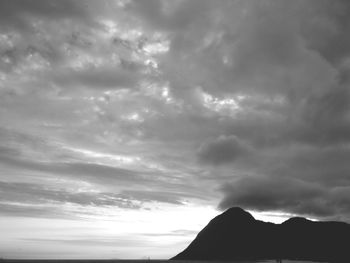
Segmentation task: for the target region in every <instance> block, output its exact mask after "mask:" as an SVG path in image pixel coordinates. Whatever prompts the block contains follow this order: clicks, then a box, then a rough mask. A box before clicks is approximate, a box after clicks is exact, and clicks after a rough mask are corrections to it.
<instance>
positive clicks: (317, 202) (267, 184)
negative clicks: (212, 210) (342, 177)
mask: <svg viewBox="0 0 350 263" xmlns="http://www.w3.org/2000/svg"><path fill="white" fill-rule="evenodd" d="M349 189H350V188H349V187H341V186H340V187H327V186H321V185H319V184H318V182H305V181H303V180H300V179H294V178H289V177H277V176H270V177H265V176H246V177H242V178H240V179H237V180H236V181H235V182H233V183H231V184H225V185H224V186H223V188H222V191H223V193H224V194H225V197H224V199H223V200H222V201H221V202H220V204H219V207H220V208H221V209H226V208H229V207H231V206H241V207H244V208H246V209H252V210H257V211H282V212H287V213H294V214H301V215H304V216H305V215H306V216H312V217H316V218H323V219H325V218H326V219H339V218H342V220H347V221H348V220H349V219H348V218H347V216H348V215H349V214H350V209H349V206H348V205H345V203H347V202H348V201H349V198H348V196H347V195H346V196H345V192H347V191H349Z"/></svg>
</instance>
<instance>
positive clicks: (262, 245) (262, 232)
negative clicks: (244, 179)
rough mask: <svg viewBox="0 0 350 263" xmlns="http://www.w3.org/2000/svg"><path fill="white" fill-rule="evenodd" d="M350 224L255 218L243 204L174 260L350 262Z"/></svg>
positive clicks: (213, 223)
mask: <svg viewBox="0 0 350 263" xmlns="http://www.w3.org/2000/svg"><path fill="white" fill-rule="evenodd" d="M349 244H350V225H349V224H347V223H343V222H314V221H310V220H308V219H305V218H301V217H294V218H290V219H288V220H287V221H285V222H283V223H282V224H273V223H267V222H263V221H259V220H255V219H254V217H253V216H252V215H251V214H250V213H248V212H247V211H244V210H243V209H241V208H239V207H233V208H230V209H228V210H227V211H225V212H224V213H222V214H221V215H218V216H217V217H215V218H214V219H212V220H211V221H210V222H209V224H208V225H207V226H206V227H205V228H204V229H202V230H201V231H200V232H199V234H198V235H197V237H196V238H195V239H194V240H193V241H192V243H191V244H190V245H189V246H188V247H187V248H186V249H185V250H184V251H182V252H181V253H179V254H178V255H176V256H175V257H173V258H172V259H173V260H257V259H290V260H293V259H294V260H310V261H328V262H350V247H349Z"/></svg>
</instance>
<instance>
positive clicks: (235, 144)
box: [198, 136, 247, 165]
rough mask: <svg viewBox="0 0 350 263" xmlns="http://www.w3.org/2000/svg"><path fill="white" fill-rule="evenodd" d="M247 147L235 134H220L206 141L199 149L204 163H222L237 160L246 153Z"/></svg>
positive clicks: (200, 158) (199, 154)
mask: <svg viewBox="0 0 350 263" xmlns="http://www.w3.org/2000/svg"><path fill="white" fill-rule="evenodd" d="M246 151H247V149H246V147H245V146H244V144H243V143H242V142H240V141H239V139H238V138H237V137H235V136H220V137H219V138H217V139H215V140H213V141H209V142H207V143H204V144H203V145H202V146H201V147H200V148H199V151H198V157H199V160H200V161H201V162H202V163H207V164H213V165H220V164H225V163H230V162H233V161H235V160H236V159H237V158H239V157H241V156H242V155H244V154H245V153H246Z"/></svg>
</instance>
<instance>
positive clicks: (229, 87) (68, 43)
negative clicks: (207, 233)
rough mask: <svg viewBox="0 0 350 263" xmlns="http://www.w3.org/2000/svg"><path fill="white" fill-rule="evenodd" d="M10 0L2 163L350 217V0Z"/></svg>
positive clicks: (4, 17)
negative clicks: (349, 194)
mask: <svg viewBox="0 0 350 263" xmlns="http://www.w3.org/2000/svg"><path fill="white" fill-rule="evenodd" d="M0 7H1V8H0V10H1V11H0V21H1V28H2V29H3V33H1V34H0V46H1V48H0V60H1V62H2V63H0V87H1V88H0V93H1V94H0V95H1V96H0V100H1V103H0V105H1V106H0V125H1V127H7V131H6V132H1V130H0V143H1V148H0V161H1V163H2V166H3V168H2V169H6V171H11V172H12V173H13V174H20V175H27V177H24V176H23V177H22V178H25V179H20V178H19V177H20V176H19V175H18V176H17V177H16V180H18V181H26V182H29V181H30V180H31V179H32V178H34V176H33V174H37V176H38V177H40V176H45V178H53V177H54V178H61V179H62V178H63V179H64V180H68V179H69V180H76V181H81V182H88V183H90V184H91V185H92V186H91V187H92V188H94V187H95V188H97V189H101V188H107V189H108V191H102V190H101V192H103V193H104V192H107V193H109V191H111V188H115V189H116V190H117V193H120V194H124V195H126V196H128V197H130V198H131V199H133V198H134V199H138V200H140V201H141V200H143V201H144V202H148V201H149V202H153V201H155V202H163V204H173V205H179V206H181V205H185V204H184V203H185V202H184V200H192V201H193V200H196V202H203V203H210V204H213V203H215V202H219V201H220V194H223V198H222V202H221V204H222V205H221V208H224V207H228V206H229V205H231V204H236V203H237V204H238V205H239V204H241V205H245V206H247V207H249V208H252V209H256V210H260V211H263V210H283V211H285V212H293V213H300V214H310V215H314V216H319V217H335V216H336V214H339V215H341V216H342V217H344V218H346V217H347V215H348V211H347V209H346V208H345V207H346V204H348V202H349V200H348V199H347V198H346V196H345V192H346V190H347V187H348V186H349V179H348V176H347V174H348V173H349V171H350V167H349V165H348V164H347V163H348V162H347V159H348V157H349V149H348V144H349V134H350V122H349V120H350V117H349V116H350V109H349V105H350V103H349V102H350V94H349V88H348V86H349V74H348V71H349V65H350V64H349V61H350V60H349V58H350V48H349V45H348V43H349V41H350V40H349V34H348V33H349V18H348V12H349V3H348V2H347V1H341V0H335V1H317V0H315V1H314V0H310V1H288V0H285V1H278V2H276V1H269V0H267V1H254V0H253V1H249V0H248V1H239V0H238V1H231V0H230V1H226V0H222V1H215V3H214V2H212V1H203V0H198V1H197V0H193V1H192V0H191V1H182V0H180V1H173V0H171V1H170V0H169V1H158V0H145V1H99V2H98V3H97V2H96V3H95V2H93V1H88V2H84V3H78V2H76V1H68V0H67V1H66V0H64V1H41V0H39V1H29V2H26V3H25V4H23V3H20V2H19V1H3V2H1V4H0ZM11 134H12V135H11ZM67 148H70V149H76V151H75V152H74V151H72V150H71V151H69V150H67ZM79 150H80V152H79ZM73 152H74V153H73ZM87 153H89V154H87ZM118 156H119V157H120V156H127V157H130V158H131V159H132V158H134V157H135V158H136V157H137V158H139V159H135V160H137V161H134V162H133V161H131V162H129V163H122V162H121V161H118V160H119V159H118V158H119V157H118ZM130 158H129V159H128V158H124V159H123V158H122V159H123V160H130ZM132 160H134V159H132ZM198 160H199V162H198ZM203 164H205V165H203ZM237 178H239V179H237ZM6 179H7V178H6V176H5V179H4V181H6ZM193 182H197V183H196V184H193ZM221 185H224V187H223V189H224V190H223V191H222V192H219V193H217V192H216V190H215V189H217V188H219V187H220V186H221ZM259 185H261V187H262V188H264V189H265V191H260V190H259V187H258V186H259ZM327 186H328V188H327ZM203 189H208V191H207V192H206V194H205V195H204V194H203ZM268 189H273V190H271V191H270V192H269V191H268ZM281 189H285V191H282V190H281ZM56 190H57V189H56ZM41 193H42V195H43V196H44V195H45V193H44V192H41ZM59 196H60V195H59ZM31 197H32V198H34V196H32V195H31ZM50 198H51V197H50ZM52 198H53V197H52ZM60 198H61V197H60ZM71 198H72V199H71V200H72V201H73V197H71ZM80 198H82V199H83V197H79V196H76V197H75V199H74V200H75V201H76V202H81V200H80ZM84 198H86V200H90V201H91V199H93V198H95V197H91V196H89V195H88V196H86V197H84ZM96 198H97V197H96ZM106 198H107V199H108V198H110V197H109V196H108V197H106ZM94 200H95V199H93V200H92V201H91V202H97V201H96V200H95V201H94ZM96 204H97V203H96ZM101 205H103V203H101ZM331 207H333V208H331Z"/></svg>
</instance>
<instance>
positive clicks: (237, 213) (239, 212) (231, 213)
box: [221, 207, 255, 221]
mask: <svg viewBox="0 0 350 263" xmlns="http://www.w3.org/2000/svg"><path fill="white" fill-rule="evenodd" d="M221 215H222V216H225V217H229V218H235V219H238V218H240V219H244V220H249V221H250V220H255V219H254V217H253V216H252V215H251V214H250V213H249V212H247V211H245V210H244V209H242V208H241V207H231V208H229V209H227V210H226V211H225V212H224V213H222V214H221Z"/></svg>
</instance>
